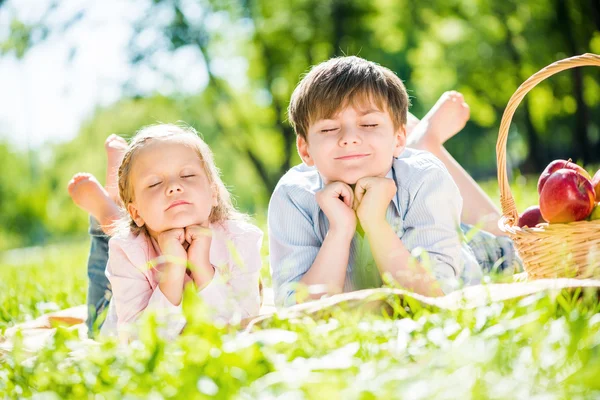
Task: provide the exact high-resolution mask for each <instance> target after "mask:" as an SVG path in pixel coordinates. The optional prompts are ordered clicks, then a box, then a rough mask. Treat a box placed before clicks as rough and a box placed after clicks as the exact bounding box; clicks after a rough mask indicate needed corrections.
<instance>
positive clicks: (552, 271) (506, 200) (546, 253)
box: [496, 53, 600, 279]
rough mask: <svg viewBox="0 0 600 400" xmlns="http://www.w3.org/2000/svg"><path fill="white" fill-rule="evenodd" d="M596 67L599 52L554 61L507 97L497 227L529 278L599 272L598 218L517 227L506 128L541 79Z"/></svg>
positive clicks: (498, 147)
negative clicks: (509, 172) (562, 72)
mask: <svg viewBox="0 0 600 400" xmlns="http://www.w3.org/2000/svg"><path fill="white" fill-rule="evenodd" d="M590 65H591V66H594V65H595V66H599V67H600V55H597V54H589V53H588V54H583V55H580V56H575V57H571V58H567V59H564V60H561V61H557V62H555V63H553V64H550V65H549V66H547V67H546V68H544V69H542V70H541V71H539V72H537V73H535V74H534V75H532V76H531V77H530V78H529V79H527V80H526V81H525V82H523V84H522V85H521V86H519V88H518V89H517V91H516V92H515V93H514V94H513V95H512V97H511V98H510V100H509V102H508V105H507V106H506V109H505V110H504V115H503V116H502V122H501V124H500V132H499V134H498V143H497V144H496V157H497V160H498V184H499V185H500V203H501V205H502V214H503V216H502V217H501V218H500V221H498V226H499V227H500V229H501V230H502V231H504V232H506V233H507V234H508V235H509V236H510V238H511V239H512V240H513V241H514V243H515V247H516V249H517V252H518V253H519V256H520V257H521V259H522V260H523V264H524V268H525V271H526V272H527V275H528V277H529V278H532V279H536V278H551V277H577V278H587V277H590V276H598V275H600V220H595V221H577V222H571V223H567V224H541V225H538V227H535V228H520V227H519V226H518V225H517V222H518V220H519V214H518V213H517V209H516V206H515V201H514V199H513V196H512V193H511V191H510V186H509V184H508V174H507V170H506V141H507V138H508V128H509V127H510V123H511V121H512V117H513V115H514V113H515V110H516V109H517V107H518V106H519V104H520V103H521V100H523V97H525V95H526V94H527V93H528V92H529V91H530V90H531V89H533V88H534V87H535V86H536V85H537V84H538V83H540V82H541V81H543V80H544V79H546V78H548V77H550V76H552V75H554V74H556V73H558V72H561V71H564V70H566V69H571V68H575V67H582V66H590Z"/></svg>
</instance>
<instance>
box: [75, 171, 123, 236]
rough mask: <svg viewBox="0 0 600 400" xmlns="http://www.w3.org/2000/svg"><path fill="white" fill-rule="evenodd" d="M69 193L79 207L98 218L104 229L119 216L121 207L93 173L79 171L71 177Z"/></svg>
mask: <svg viewBox="0 0 600 400" xmlns="http://www.w3.org/2000/svg"><path fill="white" fill-rule="evenodd" d="M67 190H68V191H69V195H70V196H71V198H72V199H73V201H74V202H75V204H77V206H78V207H79V208H81V209H82V210H84V211H86V212H87V213H89V214H91V215H92V216H94V218H96V219H97V220H98V222H99V223H100V226H101V227H102V230H103V231H105V232H107V231H108V228H109V227H110V225H111V224H112V223H113V222H114V221H115V220H116V219H117V218H119V207H118V206H117V204H116V203H115V202H114V201H113V200H112V199H111V198H110V196H109V194H108V192H107V191H106V190H105V189H104V188H103V187H102V185H100V182H98V180H97V179H96V178H95V177H94V175H92V174H87V173H78V174H75V175H74V176H73V178H71V180H70V181H69V185H68V187H67Z"/></svg>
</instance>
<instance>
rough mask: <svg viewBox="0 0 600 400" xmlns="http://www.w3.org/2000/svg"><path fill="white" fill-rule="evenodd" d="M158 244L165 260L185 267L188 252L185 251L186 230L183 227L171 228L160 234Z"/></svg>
mask: <svg viewBox="0 0 600 400" xmlns="http://www.w3.org/2000/svg"><path fill="white" fill-rule="evenodd" d="M157 241H158V246H159V247H160V251H161V252H162V254H163V256H165V258H166V259H165V262H166V263H168V264H174V265H179V266H183V267H185V266H186V264H187V259H188V257H187V252H186V251H185V247H184V246H185V231H184V229H183V228H176V229H169V230H168V231H164V232H161V233H159V234H158V237H157Z"/></svg>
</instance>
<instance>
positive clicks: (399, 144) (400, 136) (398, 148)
mask: <svg viewBox="0 0 600 400" xmlns="http://www.w3.org/2000/svg"><path fill="white" fill-rule="evenodd" d="M394 138H395V141H396V144H395V145H394V157H398V156H399V155H400V154H401V153H402V151H403V150H404V148H405V147H406V127H405V126H404V125H403V126H401V127H400V128H398V130H397V131H396V133H394Z"/></svg>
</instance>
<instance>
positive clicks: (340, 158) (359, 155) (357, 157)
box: [335, 153, 370, 160]
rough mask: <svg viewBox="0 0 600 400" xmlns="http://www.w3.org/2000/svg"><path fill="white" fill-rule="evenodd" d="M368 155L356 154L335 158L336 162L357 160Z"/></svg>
mask: <svg viewBox="0 0 600 400" xmlns="http://www.w3.org/2000/svg"><path fill="white" fill-rule="evenodd" d="M368 156H370V154H364V153H357V154H348V155H347V156H342V157H336V158H335V159H336V160H358V159H360V158H364V157H368Z"/></svg>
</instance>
